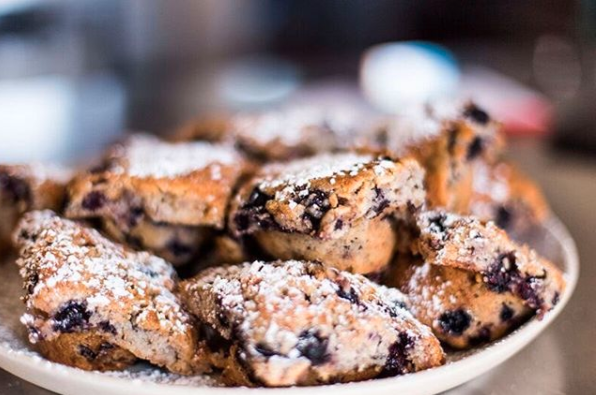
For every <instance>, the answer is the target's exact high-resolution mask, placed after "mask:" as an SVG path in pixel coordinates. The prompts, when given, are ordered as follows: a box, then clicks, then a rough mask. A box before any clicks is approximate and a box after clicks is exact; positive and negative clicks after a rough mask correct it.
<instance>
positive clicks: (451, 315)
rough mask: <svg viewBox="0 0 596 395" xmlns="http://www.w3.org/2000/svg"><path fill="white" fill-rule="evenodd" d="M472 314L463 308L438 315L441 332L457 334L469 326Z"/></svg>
mask: <svg viewBox="0 0 596 395" xmlns="http://www.w3.org/2000/svg"><path fill="white" fill-rule="evenodd" d="M471 322H472V316H471V315H470V314H469V313H468V312H467V311H465V310H463V309H457V310H452V311H446V312H444V313H443V314H441V316H440V317H439V326H440V327H441V330H443V332H445V333H448V334H451V335H455V336H459V335H461V334H462V333H464V331H465V330H466V329H468V328H469V327H470V323H471Z"/></svg>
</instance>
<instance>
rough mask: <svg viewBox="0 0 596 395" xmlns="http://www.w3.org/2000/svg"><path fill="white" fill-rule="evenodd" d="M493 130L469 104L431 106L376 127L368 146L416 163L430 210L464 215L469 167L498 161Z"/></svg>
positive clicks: (470, 174) (469, 189) (469, 190)
mask: <svg viewBox="0 0 596 395" xmlns="http://www.w3.org/2000/svg"><path fill="white" fill-rule="evenodd" d="M499 129H500V125H499V123H497V122H496V121H494V120H493V119H491V117H490V116H489V115H488V114H487V113H486V112H485V111H484V110H483V109H481V108H480V107H478V106H477V105H475V104H474V103H471V102H465V103H451V102H450V103H444V102H437V103H432V104H425V105H422V106H416V107H413V108H411V109H410V110H409V111H405V112H404V113H403V114H402V115H400V116H396V117H393V118H390V119H387V120H384V121H382V122H380V123H379V125H378V126H377V127H376V128H374V129H373V131H372V133H371V135H370V136H369V138H368V141H369V144H370V145H372V146H377V147H379V148H383V149H386V150H387V151H388V152H389V153H391V154H392V155H396V156H398V157H399V156H404V155H413V156H414V157H415V158H416V159H417V160H418V161H419V162H420V164H421V165H422V166H423V167H424V169H425V171H426V176H425V186H426V189H427V204H428V206H429V207H430V208H436V207H442V208H445V209H447V210H448V211H454V212H457V213H468V211H469V205H470V200H471V197H472V193H473V183H474V164H475V163H477V162H484V163H493V162H494V161H495V160H497V159H498V158H499V157H500V155H501V151H502V148H503V146H504V142H503V138H502V136H501V134H500V131H499Z"/></svg>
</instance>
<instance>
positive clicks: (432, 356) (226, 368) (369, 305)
mask: <svg viewBox="0 0 596 395" xmlns="http://www.w3.org/2000/svg"><path fill="white" fill-rule="evenodd" d="M181 295H182V296H181V297H182V299H183V302H184V304H185V305H186V306H187V309H188V310H189V311H190V312H191V314H193V315H194V316H195V317H196V319H197V320H198V322H199V325H200V327H201V329H200V332H201V333H202V334H203V336H202V339H203V340H202V341H201V342H200V345H199V350H200V351H199V359H201V360H204V361H208V362H209V363H210V364H211V365H212V366H213V367H214V368H215V369H220V370H222V371H223V378H224V379H225V381H226V382H227V383H228V384H232V385H247V386H260V385H262V386H268V387H281V386H292V385H315V384H328V383H338V382H348V381H357V380H365V379H369V378H373V377H383V376H393V375H399V374H405V373H410V372H416V371H420V370H424V369H428V368H432V367H435V366H439V365H441V364H442V363H443V361H444V354H443V351H442V349H441V347H440V344H439V341H438V340H437V339H436V338H435V337H434V336H433V335H432V332H431V331H430V329H429V328H428V327H426V326H424V325H422V324H420V323H419V322H418V321H417V320H416V319H414V318H413V317H412V315H411V314H410V313H409V312H408V311H407V310H406V308H405V305H406V303H407V302H406V299H405V297H404V296H403V294H401V293H400V292H399V291H397V290H395V289H389V288H385V287H383V286H380V285H376V284H374V283H372V282H370V281H369V280H367V279H365V278H364V277H362V276H359V275H352V274H349V273H346V272H341V271H338V270H337V269H334V268H329V267H326V266H324V265H323V264H320V263H312V262H301V261H285V262H282V261H276V262H271V263H265V262H259V261H255V262H253V263H245V264H242V265H237V266H224V267H218V268H211V269H207V270H206V271H204V272H202V273H200V274H199V275H198V276H197V277H195V278H193V279H190V280H186V281H184V282H183V283H182V284H181Z"/></svg>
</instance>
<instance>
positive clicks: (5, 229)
mask: <svg viewBox="0 0 596 395" xmlns="http://www.w3.org/2000/svg"><path fill="white" fill-rule="evenodd" d="M70 177H71V173H70V171H69V170H67V169H65V168H60V167H55V166H48V165H41V164H31V165H0V251H4V250H6V249H8V248H10V247H11V241H10V237H11V234H12V231H13V230H14V228H15V226H16V224H17V222H18V220H19V219H20V218H21V216H22V215H23V214H24V213H25V212H27V211H29V210H39V209H50V210H54V211H60V210H62V206H63V204H64V196H65V186H66V183H67V182H68V180H69V179H70Z"/></svg>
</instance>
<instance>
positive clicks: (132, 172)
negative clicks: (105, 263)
mask: <svg viewBox="0 0 596 395" xmlns="http://www.w3.org/2000/svg"><path fill="white" fill-rule="evenodd" d="M244 169H245V162H244V161H243V159H242V157H241V156H240V155H239V154H238V153H237V152H236V151H235V150H234V149H233V148H232V147H230V146H228V145H223V144H211V143H207V142H193V143H166V142H163V141H161V140H158V139H157V138H155V137H150V136H148V135H135V136H133V137H131V138H129V139H128V140H127V141H126V142H125V143H123V144H119V145H117V146H115V147H113V148H112V149H111V150H110V152H109V153H108V155H107V157H106V159H105V160H104V163H103V165H102V166H101V167H100V168H99V169H95V171H93V172H90V173H86V174H83V175H81V176H79V177H77V178H76V179H75V180H74V181H73V182H72V183H71V185H70V186H69V202H68V205H67V208H66V215H67V216H68V217H70V218H77V219H78V218H96V219H100V220H101V222H102V223H103V226H104V229H105V231H106V232H108V233H109V235H110V236H111V237H114V238H116V239H117V240H118V241H121V242H124V243H127V244H129V245H130V246H132V247H134V248H140V249H147V250H149V251H152V252H154V253H156V254H159V255H160V256H162V257H164V258H166V259H168V260H169V261H171V262H172V263H174V264H184V263H186V262H188V261H189V259H190V258H191V257H192V256H193V255H194V254H195V253H196V251H197V250H198V249H199V248H200V246H201V244H202V242H203V240H204V239H205V238H206V236H207V235H208V233H209V232H210V230H212V229H222V228H223V227H224V224H225V216H226V209H227V206H228V204H229V199H230V196H231V194H232V191H233V188H234V186H235V184H236V181H237V180H238V178H239V177H240V176H241V174H242V172H243V171H244Z"/></svg>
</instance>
